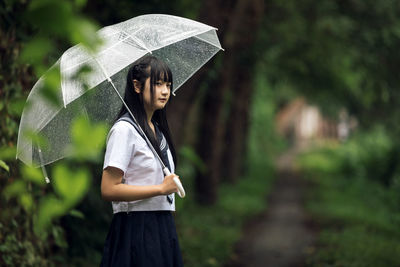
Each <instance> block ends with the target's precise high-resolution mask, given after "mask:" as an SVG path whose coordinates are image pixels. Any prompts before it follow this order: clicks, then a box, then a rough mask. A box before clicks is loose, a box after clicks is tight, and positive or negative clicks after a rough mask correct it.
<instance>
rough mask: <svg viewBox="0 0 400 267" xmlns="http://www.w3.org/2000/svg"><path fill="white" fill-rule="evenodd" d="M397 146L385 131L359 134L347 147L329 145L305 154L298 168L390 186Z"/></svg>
mask: <svg viewBox="0 0 400 267" xmlns="http://www.w3.org/2000/svg"><path fill="white" fill-rule="evenodd" d="M396 149H397V148H396V146H394V142H393V141H392V139H391V138H390V137H389V136H388V134H387V133H386V131H385V130H384V128H382V127H376V128H375V129H372V130H370V131H368V132H360V133H358V134H357V135H355V136H354V137H353V138H352V139H350V140H349V141H347V142H346V143H344V144H342V145H339V144H331V145H330V146H325V147H323V148H320V149H318V150H317V151H314V150H312V151H311V152H310V153H304V154H303V155H302V157H300V159H299V164H300V165H301V166H303V168H304V169H305V171H306V172H307V171H309V170H310V171H311V172H313V173H318V174H319V175H325V174H335V175H338V176H343V177H347V178H348V179H357V178H367V179H370V180H374V181H377V182H380V183H381V184H383V185H386V186H390V185H392V184H393V183H395V180H396V178H397V176H398V174H399V170H398V169H397V164H394V163H393V160H395V159H396V158H397V157H396V156H397V154H396V153H397V150H396Z"/></svg>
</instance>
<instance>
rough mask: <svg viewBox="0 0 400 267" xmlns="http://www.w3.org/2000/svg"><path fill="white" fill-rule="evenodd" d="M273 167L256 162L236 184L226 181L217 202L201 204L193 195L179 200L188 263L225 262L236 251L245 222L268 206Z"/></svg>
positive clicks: (187, 183)
mask: <svg viewBox="0 0 400 267" xmlns="http://www.w3.org/2000/svg"><path fill="white" fill-rule="evenodd" d="M273 177H274V175H273V171H272V168H271V167H269V168H268V169H267V170H266V167H265V166H258V165H257V166H253V168H252V170H250V172H249V174H248V175H247V176H246V177H243V178H242V179H240V180H239V181H238V182H237V183H236V184H234V185H230V184H223V185H221V186H220V188H219V199H218V201H217V203H216V204H215V205H212V206H201V205H199V204H196V203H195V202H194V200H193V197H192V196H190V192H191V191H192V190H190V181H185V187H186V188H188V191H189V196H188V198H185V199H183V200H177V210H178V212H177V216H176V224H177V231H178V234H179V240H180V246H181V250H182V253H183V258H184V263H185V265H186V266H191V267H200V266H222V265H223V264H224V263H225V262H226V261H227V260H228V259H229V257H230V255H232V252H233V248H234V244H235V243H236V242H237V241H238V240H239V238H240V236H241V231H242V226H243V223H244V222H245V221H247V220H249V219H250V218H251V217H252V216H254V215H256V214H258V213H260V212H262V211H263V210H264V209H266V204H267V203H266V198H265V196H266V194H267V192H268V190H269V188H270V183H271V181H272V180H273Z"/></svg>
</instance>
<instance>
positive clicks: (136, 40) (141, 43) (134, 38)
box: [121, 30, 152, 54]
mask: <svg viewBox="0 0 400 267" xmlns="http://www.w3.org/2000/svg"><path fill="white" fill-rule="evenodd" d="M138 31H139V30H138ZM138 31H136V32H138ZM121 32H123V33H125V34H126V35H128V36H129V37H131V38H132V39H133V40H134V41H135V42H136V43H137V44H138V45H139V46H140V47H142V48H143V49H144V50H146V51H147V52H149V53H150V54H152V52H151V50H150V49H148V48H147V46H146V45H145V44H144V43H143V42H142V41H140V40H139V39H138V38H136V37H135V36H134V35H131V34H130V33H127V32H126V31H121Z"/></svg>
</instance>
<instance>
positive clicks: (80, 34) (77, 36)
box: [68, 18, 101, 51]
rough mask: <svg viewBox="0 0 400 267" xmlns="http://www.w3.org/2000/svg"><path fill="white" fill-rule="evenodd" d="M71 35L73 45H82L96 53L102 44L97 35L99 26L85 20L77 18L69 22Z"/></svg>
mask: <svg viewBox="0 0 400 267" xmlns="http://www.w3.org/2000/svg"><path fill="white" fill-rule="evenodd" d="M68 27H69V35H70V41H71V43H81V44H83V45H84V46H85V47H86V48H87V49H89V50H92V51H95V49H96V48H97V47H98V45H100V44H101V39H100V38H99V37H98V35H97V32H96V31H97V30H98V28H99V27H98V26H97V25H96V24H94V23H93V22H91V21H89V20H87V19H84V18H75V19H74V20H71V21H69V25H68Z"/></svg>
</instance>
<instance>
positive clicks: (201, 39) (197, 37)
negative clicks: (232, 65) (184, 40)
mask: <svg viewBox="0 0 400 267" xmlns="http://www.w3.org/2000/svg"><path fill="white" fill-rule="evenodd" d="M193 37H194V38H196V39H199V40H200V41H203V42H205V43H207V44H210V45H212V46H215V47H217V48H219V49H221V50H222V51H225V49H223V48H222V47H221V45H220V46H217V45H215V44H213V43H211V42H209V41H207V40H205V39H203V38H201V37H199V36H198V35H196V36H193Z"/></svg>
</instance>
